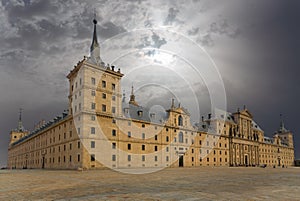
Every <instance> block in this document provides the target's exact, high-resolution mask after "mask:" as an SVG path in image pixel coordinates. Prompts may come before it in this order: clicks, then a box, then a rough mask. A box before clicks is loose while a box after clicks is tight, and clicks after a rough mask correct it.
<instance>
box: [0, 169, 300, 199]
mask: <svg viewBox="0 0 300 201" xmlns="http://www.w3.org/2000/svg"><path fill="white" fill-rule="evenodd" d="M0 200H300V168H293V167H291V168H275V169H273V168H220V167H219V168H212V167H211V168H209V167H205V168H204V167H202V168H200V167H199V168H168V169H164V170H162V171H159V172H155V173H150V174H140V175H134V174H124V173H119V172H115V171H112V170H92V171H83V172H81V171H66V170H57V171H55V170H1V171H0Z"/></svg>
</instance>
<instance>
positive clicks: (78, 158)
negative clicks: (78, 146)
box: [77, 154, 80, 162]
mask: <svg viewBox="0 0 300 201" xmlns="http://www.w3.org/2000/svg"><path fill="white" fill-rule="evenodd" d="M77 161H78V162H80V154H78V155H77Z"/></svg>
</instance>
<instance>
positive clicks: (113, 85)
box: [111, 83, 116, 91]
mask: <svg viewBox="0 0 300 201" xmlns="http://www.w3.org/2000/svg"><path fill="white" fill-rule="evenodd" d="M111 89H112V90H113V91H115V90H116V85H115V84H114V83H113V84H111Z"/></svg>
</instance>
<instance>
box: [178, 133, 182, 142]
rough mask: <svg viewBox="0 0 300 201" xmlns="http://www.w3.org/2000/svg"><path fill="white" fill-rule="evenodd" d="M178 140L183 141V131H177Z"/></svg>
mask: <svg viewBox="0 0 300 201" xmlns="http://www.w3.org/2000/svg"><path fill="white" fill-rule="evenodd" d="M178 138H179V139H178V140H179V143H183V133H182V132H180V133H179V136H178Z"/></svg>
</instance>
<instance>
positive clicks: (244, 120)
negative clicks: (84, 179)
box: [8, 20, 294, 169]
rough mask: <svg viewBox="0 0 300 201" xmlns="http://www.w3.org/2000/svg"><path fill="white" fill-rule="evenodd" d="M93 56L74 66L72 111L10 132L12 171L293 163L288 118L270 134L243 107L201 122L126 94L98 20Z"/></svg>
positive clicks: (177, 109)
mask: <svg viewBox="0 0 300 201" xmlns="http://www.w3.org/2000/svg"><path fill="white" fill-rule="evenodd" d="M93 22H94V34H93V40H92V45H91V50H90V57H85V58H84V59H83V60H82V61H80V62H78V63H77V65H76V66H75V67H74V69H73V70H71V71H70V73H69V74H68V76H67V78H68V79H69V83H70V89H69V96H68V97H69V109H68V111H66V112H64V113H63V114H62V115H59V116H57V117H55V118H54V119H53V120H51V121H49V122H43V123H42V124H41V123H40V124H39V125H37V126H36V128H35V130H34V131H32V132H28V131H26V130H25V129H24V128H23V126H22V121H21V115H20V119H19V126H18V129H16V130H12V131H11V133H10V143H9V148H8V168H48V169H77V168H83V169H93V168H103V167H109V168H130V167H134V168H137V167H140V168H143V167H178V166H184V167H192V166H259V165H263V164H265V165H267V166H270V167H273V166H292V165H293V164H294V144H293V134H292V133H291V132H290V131H288V130H287V129H286V128H285V127H284V125H283V122H282V123H281V125H280V128H279V130H278V131H277V132H276V133H275V135H274V136H273V137H272V138H268V137H265V136H264V131H263V130H262V129H261V128H260V127H259V126H258V125H257V123H256V122H255V121H254V120H253V116H252V114H251V113H250V111H249V110H248V109H247V108H246V107H245V108H244V109H243V110H241V111H239V110H237V111H236V112H234V113H228V112H225V111H222V110H217V109H216V110H215V111H214V114H209V115H208V117H207V118H204V117H203V118H202V120H201V122H199V123H198V124H197V125H192V124H191V121H190V114H189V112H188V111H187V110H186V109H185V108H184V107H182V106H180V105H178V106H175V103H174V100H172V102H171V106H170V108H169V109H168V110H167V111H166V116H159V114H154V113H150V110H149V109H148V108H145V107H142V106H140V105H139V104H138V103H137V102H136V100H135V95H134V88H133V87H132V91H131V95H130V100H129V102H127V101H126V98H125V95H124V94H121V84H120V81H121V79H122V77H123V74H122V73H121V71H120V69H116V67H114V66H109V65H108V64H105V63H104V62H103V61H102V60H101V57H100V47H99V44H98V41H97V33H96V24H97V21H96V20H94V21H93Z"/></svg>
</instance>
